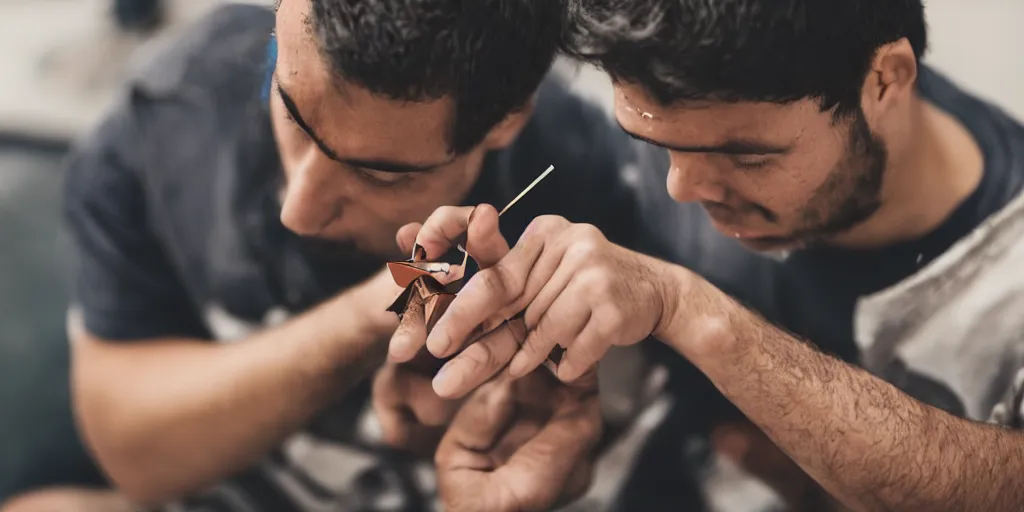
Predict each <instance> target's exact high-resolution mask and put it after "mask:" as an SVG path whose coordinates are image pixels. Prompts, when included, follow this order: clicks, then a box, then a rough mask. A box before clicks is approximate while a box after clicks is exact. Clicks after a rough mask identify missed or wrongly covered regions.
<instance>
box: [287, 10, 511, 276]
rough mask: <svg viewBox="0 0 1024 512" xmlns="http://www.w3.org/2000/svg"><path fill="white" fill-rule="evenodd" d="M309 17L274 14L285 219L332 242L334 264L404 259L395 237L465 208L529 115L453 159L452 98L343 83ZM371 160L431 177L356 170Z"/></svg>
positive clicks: (305, 232)
mask: <svg viewBox="0 0 1024 512" xmlns="http://www.w3.org/2000/svg"><path fill="white" fill-rule="evenodd" d="M307 16H308V2H306V1H289V2H283V3H282V5H281V6H280V8H279V9H278V11H277V36H278V61H277V71H276V73H275V79H274V82H273V85H272V90H271V99H270V112H271V119H272V121H273V126H274V136H275V138H276V140H277V144H278V148H279V151H280V155H281V162H282V165H283V167H284V171H285V177H286V185H285V188H284V190H283V191H282V194H281V196H282V211H281V221H282V222H283V223H284V225H285V226H286V227H288V228H289V229H291V230H292V231H294V232H296V233H298V234H300V235H303V236H308V237H312V238H317V239H323V240H329V241H331V242H333V243H334V244H335V246H336V250H335V251H333V252H334V254H335V258H337V257H338V256H339V255H342V256H343V255H344V254H346V253H351V252H354V251H356V250H358V251H359V252H361V253H369V254H373V255H377V256H382V257H385V258H388V259H397V258H400V257H407V256H406V255H405V254H398V253H397V252H396V251H395V249H396V248H395V243H394V234H395V232H397V231H398V229H399V228H400V227H402V226H403V225H405V224H408V223H410V222H415V221H421V220H422V219H424V218H426V217H427V215H429V214H430V212H432V211H433V210H434V209H435V208H437V207H438V205H442V204H455V203H458V202H459V201H461V200H462V198H463V197H464V196H465V195H466V194H467V193H468V192H469V189H470V187H472V185H473V183H475V182H476V179H477V176H478V175H479V173H480V168H481V165H482V163H483V158H484V155H485V154H486V153H487V151H489V150H493V149H498V148H502V147H505V146H507V145H508V144H510V143H511V142H512V141H513V140H514V139H515V137H516V135H518V133H519V131H520V130H521V129H522V127H523V126H524V124H525V123H526V121H527V120H528V119H529V114H530V112H531V111H530V109H529V108H527V109H525V110H523V111H520V112H516V113H514V114H511V115H510V116H509V117H508V118H506V120H505V121H503V122H501V123H499V125H498V126H496V127H495V128H493V129H492V130H491V132H490V133H489V134H488V135H487V137H485V139H484V141H483V143H481V144H480V145H478V146H477V147H475V148H473V149H472V150H470V151H468V152H466V153H465V154H460V155H455V154H453V153H452V152H451V150H450V144H449V138H448V133H449V129H448V127H449V125H450V123H451V122H452V117H453V112H454V102H453V101H452V100H451V98H449V97H444V98H441V99H438V100H428V101H424V102H415V103H413V102H405V101H396V100H390V99H388V98H386V97H383V96H379V95H374V94H371V93H370V92H368V91H366V90H365V89H363V88H360V87H358V86H355V85H351V84H346V83H345V82H344V81H342V80H341V79H339V78H337V77H335V76H333V75H332V73H331V72H330V70H329V69H328V68H327V65H326V64H325V62H324V60H323V59H322V58H321V56H320V53H319V50H318V48H317V43H316V41H315V40H314V39H313V38H312V36H311V35H310V34H309V31H308V27H307V25H306V22H305V20H306V17H307ZM281 91H285V95H286V96H287V97H288V98H290V99H291V100H292V101H291V103H292V105H293V106H294V107H295V110H296V111H297V113H298V114H299V117H298V119H300V120H301V121H302V122H301V123H298V122H296V121H297V119H296V118H295V116H294V115H291V114H289V112H288V109H287V108H286V102H285V101H283V99H282V95H281ZM311 134H312V136H311ZM317 140H319V141H320V142H321V143H322V144H323V146H324V147H326V148H327V149H328V150H329V151H330V155H329V154H327V153H325V152H324V151H323V150H322V148H321V147H320V145H318V144H317ZM375 162H377V163H379V164H377V165H375V167H395V166H396V165H404V166H407V167H408V166H414V167H423V166H427V167H428V169H427V170H425V171H424V172H415V173H394V172H383V171H382V170H381V169H377V168H375V167H374V166H370V165H355V164H357V163H368V164H373V163H375ZM381 164H390V165H381ZM385 170H387V169H385ZM406 254H407V253H406Z"/></svg>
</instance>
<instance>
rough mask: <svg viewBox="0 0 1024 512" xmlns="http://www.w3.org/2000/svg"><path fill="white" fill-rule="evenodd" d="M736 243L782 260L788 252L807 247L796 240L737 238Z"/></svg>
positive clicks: (801, 241) (803, 242)
mask: <svg viewBox="0 0 1024 512" xmlns="http://www.w3.org/2000/svg"><path fill="white" fill-rule="evenodd" d="M736 241H737V242H739V243H740V245H742V246H743V247H744V248H746V249H748V250H751V251H754V252H759V253H764V254H766V255H768V256H772V257H779V256H780V255H781V257H782V258H783V259H784V258H785V256H788V255H789V253H790V252H793V251H796V250H799V249H803V248H805V247H807V243H806V242H805V241H803V240H800V239H796V238H782V237H764V238H737V239H736Z"/></svg>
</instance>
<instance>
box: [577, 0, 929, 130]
mask: <svg viewBox="0 0 1024 512" xmlns="http://www.w3.org/2000/svg"><path fill="white" fill-rule="evenodd" d="M569 2H570V5H569V10H570V14H569V23H568V25H567V26H568V30H567V37H566V45H567V51H568V52H569V53H570V54H572V55H574V56H576V57H578V58H580V59H583V60H585V61H588V62H591V63H593V64H596V65H597V66H598V67H601V68H603V69H605V70H606V71H607V72H608V73H609V74H610V75H611V76H612V78H613V79H615V80H617V81H624V82H628V83H635V84H638V85H640V86H642V87H643V88H644V89H645V90H647V91H648V92H649V93H650V94H651V96H652V97H653V98H654V99H655V100H657V101H658V102H660V103H662V104H664V105H669V104H673V103H676V102H679V101H685V100H696V99H705V100H720V101H771V102H777V103H787V102H791V101H795V100H799V99H803V98H815V99H818V100H819V101H820V103H821V107H822V109H823V110H830V109H832V108H836V114H837V115H839V116H844V115H846V114H855V113H856V112H859V109H860V94H861V88H862V85H863V82H864V79H865V77H866V75H867V72H868V68H869V66H870V64H871V60H872V58H873V57H874V55H875V54H876V52H877V50H878V49H879V48H880V47H881V46H882V45H884V44H887V43H891V42H895V41H898V40H900V39H902V38H907V39H908V40H909V41H910V44H911V46H913V48H914V51H915V53H916V54H917V56H918V58H920V57H921V56H922V55H923V54H924V51H925V48H926V46H927V31H926V27H925V17H924V7H923V5H922V0H569Z"/></svg>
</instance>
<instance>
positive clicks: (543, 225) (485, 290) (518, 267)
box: [427, 217, 569, 357]
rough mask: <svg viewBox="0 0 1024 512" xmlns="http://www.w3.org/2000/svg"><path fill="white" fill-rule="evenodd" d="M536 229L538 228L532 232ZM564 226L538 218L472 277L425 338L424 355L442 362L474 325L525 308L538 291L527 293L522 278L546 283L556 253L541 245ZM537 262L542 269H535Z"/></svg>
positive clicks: (564, 223) (555, 219)
mask: <svg viewBox="0 0 1024 512" xmlns="http://www.w3.org/2000/svg"><path fill="white" fill-rule="evenodd" d="M542 219H544V220H542ZM538 224H539V225H540V227H532V226H534V225H538ZM568 226H569V223H568V221H566V220H565V219H563V218H561V217H542V218H540V219H538V220H535V221H534V222H533V223H531V228H530V229H528V230H527V231H528V234H524V236H523V237H522V238H520V240H519V243H517V244H516V246H515V247H514V248H513V249H512V250H511V251H509V253H508V254H507V255H506V256H505V257H504V258H502V259H501V260H500V261H499V262H498V263H497V264H495V265H493V266H491V267H490V268H486V269H484V270H481V271H480V272H478V273H477V274H476V275H475V276H473V278H472V279H470V280H469V282H467V283H466V285H465V286H464V287H463V288H462V290H461V291H460V292H459V296H458V297H456V298H455V300H454V301H453V302H452V304H451V306H450V307H449V308H448V311H447V313H446V314H445V315H444V317H442V318H441V320H440V321H439V322H438V323H437V326H436V327H435V328H434V330H433V331H432V332H431V333H430V335H429V336H428V337H427V348H428V349H429V350H430V352H431V353H432V354H434V355H436V356H438V357H447V356H449V355H451V354H453V353H455V352H457V351H458V350H460V349H461V348H462V347H463V346H464V345H465V343H466V341H467V340H468V339H469V338H470V337H471V336H472V334H473V333H474V332H475V331H477V330H478V328H479V326H481V325H483V324H485V323H487V322H488V320H489V319H491V318H492V317H494V316H496V315H499V314H500V313H503V312H504V313H506V314H508V316H506V317H505V318H508V317H510V316H512V315H514V314H515V313H516V312H515V311H512V312H509V311H508V308H509V307H510V306H515V305H520V304H522V305H525V304H529V303H531V302H532V301H533V299H534V294H535V293H536V292H539V291H540V288H539V287H538V288H537V289H536V290H535V291H534V290H527V289H526V285H527V282H528V279H529V280H531V281H534V282H538V283H544V282H547V281H549V280H550V279H551V277H552V274H553V273H554V271H555V269H557V268H558V263H557V262H558V261H559V260H560V259H561V253H560V248H559V247H556V246H552V247H550V250H548V248H547V247H546V243H547V240H548V239H549V238H550V239H554V238H555V237H556V236H557V233H558V232H559V230H564V229H566V228H567V227H568ZM542 258H543V259H544V260H545V261H544V264H543V265H537V263H538V261H539V260H541V259H542ZM551 262H555V263H551Z"/></svg>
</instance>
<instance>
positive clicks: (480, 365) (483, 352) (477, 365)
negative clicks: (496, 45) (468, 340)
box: [463, 343, 497, 373]
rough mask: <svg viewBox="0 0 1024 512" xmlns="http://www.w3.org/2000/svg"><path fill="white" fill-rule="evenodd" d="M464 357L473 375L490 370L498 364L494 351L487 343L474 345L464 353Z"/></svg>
mask: <svg viewBox="0 0 1024 512" xmlns="http://www.w3.org/2000/svg"><path fill="white" fill-rule="evenodd" d="M463 357H465V359H466V363H467V364H468V365H469V367H470V368H469V369H470V371H471V372H473V373H476V372H479V371H483V370H487V369H490V368H492V367H494V366H495V365H496V363H497V359H496V356H495V354H494V351H493V350H492V349H491V347H490V346H489V345H487V344H486V343H474V344H473V345H472V346H471V347H470V348H469V349H467V350H466V351H465V352H463Z"/></svg>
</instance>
